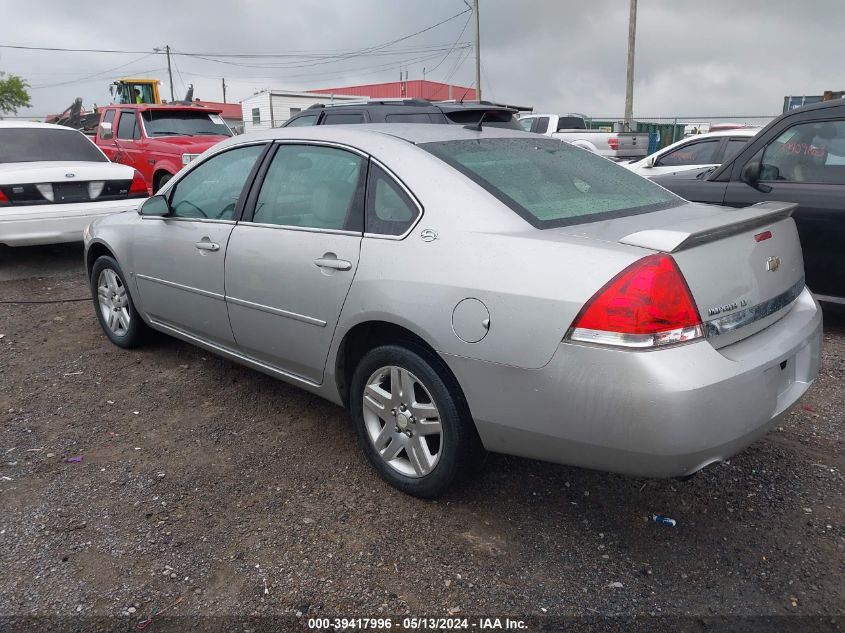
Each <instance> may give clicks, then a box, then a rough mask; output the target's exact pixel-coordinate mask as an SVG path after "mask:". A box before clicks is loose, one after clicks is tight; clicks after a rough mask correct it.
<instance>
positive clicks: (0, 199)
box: [0, 189, 12, 206]
mask: <svg viewBox="0 0 845 633" xmlns="http://www.w3.org/2000/svg"><path fill="white" fill-rule="evenodd" d="M7 204H12V202H11V201H10V200H9V197H8V196H7V195H6V194H5V193H3V190H2V189H0V206H4V205H7Z"/></svg>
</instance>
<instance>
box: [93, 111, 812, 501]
mask: <svg viewBox="0 0 845 633" xmlns="http://www.w3.org/2000/svg"><path fill="white" fill-rule="evenodd" d="M791 212H792V207H791V206H790V205H787V204H782V203H777V202H769V203H765V204H760V205H755V206H752V207H749V208H746V209H728V208H720V207H712V206H702V205H696V204H690V203H688V202H686V201H684V200H682V199H680V198H677V197H676V196H674V195H673V194H671V193H669V192H668V191H666V190H664V189H662V188H660V187H659V186H657V185H654V184H652V183H651V182H649V181H647V180H645V179H643V178H641V177H639V176H637V175H634V174H632V173H630V172H629V171H627V170H625V169H623V168H621V167H619V166H617V165H615V164H613V163H611V162H610V161H607V160H605V159H603V158H600V157H597V156H595V155H593V154H591V153H589V152H586V151H584V150H581V149H578V148H574V147H572V146H570V145H567V144H565V143H562V142H560V141H556V140H553V139H546V138H539V137H537V136H536V135H531V134H525V133H522V132H518V131H512V130H504V129H495V128H489V129H481V130H478V129H466V128H462V127H459V126H447V125H442V126H440V125H374V126H364V125H358V126H326V127H315V128H285V129H278V130H272V131H268V132H262V133H259V134H255V135H246V136H238V137H234V138H232V139H230V140H227V141H224V142H223V143H221V144H219V145H217V146H215V147H213V148H212V149H211V150H209V151H208V152H206V153H205V154H203V155H202V156H201V157H200V158H198V159H196V160H195V161H193V162H192V163H191V165H190V166H189V167H188V168H187V169H185V170H183V171H182V172H181V173H180V174H178V175H177V176H176V177H175V178H174V179H173V180H171V181H170V182H169V183H168V184H167V185H166V186H165V187H164V189H163V190H162V191H161V193H160V194H159V195H157V196H154V197H152V198H149V199H148V200H147V201H146V202H144V204H143V205H142V206H141V207H140V209H139V211H138V213H133V212H128V213H122V214H118V215H115V216H110V217H106V218H103V219H100V220H97V221H96V222H95V223H94V224H92V225H91V226H90V227H89V228H88V229H87V230H86V233H85V243H86V244H85V246H86V249H85V258H86V264H87V270H88V272H89V276H90V283H91V291H92V294H93V297H94V307H95V309H96V314H97V318H98V319H99V322H100V324H101V326H102V328H103V330H104V332H105V334H106V336H108V337H109V339H111V341H112V342H113V343H115V344H116V345H119V346H121V347H134V346H136V345H138V344H140V343H141V342H142V341H143V340H144V338H145V336H146V335H147V334H149V332H150V330H158V331H160V332H164V333H166V334H169V335H171V336H174V337H177V338H180V339H183V340H185V341H189V342H191V343H193V344H196V345H198V346H200V347H203V348H205V349H207V350H210V351H212V352H215V353H217V354H220V355H221V356H225V357H226V358H230V359H232V360H235V361H237V362H240V363H243V364H245V365H247V366H249V367H252V368H255V369H257V370H259V371H262V372H265V373H267V374H270V375H271V376H276V377H278V378H280V379H281V380H284V381H287V382H290V383H292V384H295V385H298V386H300V387H302V388H303V389H306V390H308V391H311V392H313V393H316V394H319V395H321V396H323V397H325V398H327V399H328V400H331V401H332V402H335V403H337V404H339V405H343V406H346V407H348V409H349V412H350V415H351V418H352V422H353V424H354V427H355V430H356V432H357V435H358V437H359V440H360V443H361V446H362V448H363V451H364V453H365V454H366V456H367V458H368V459H369V461H370V462H371V463H372V465H373V466H374V467H375V469H376V470H377V471H378V472H379V473H380V475H381V476H382V477H384V478H385V479H386V480H387V481H388V482H390V483H391V484H393V485H394V486H396V487H397V488H399V489H401V490H403V491H405V492H408V493H410V494H413V495H417V496H421V497H433V496H436V495H438V494H440V493H442V492H443V491H444V490H446V488H447V487H448V486H449V485H450V484H451V483H452V482H453V481H455V479H456V477H458V476H460V475H462V474H463V473H465V472H466V471H467V470H469V467H470V465H471V464H472V463H473V461H474V457H475V456H477V455H478V454H479V453H480V452H481V449H482V448H483V449H487V450H489V451H498V452H502V453H509V454H513V455H522V456H526V457H532V458H537V459H542V460H548V461H553V462H559V463H564V464H572V465H577V466H584V467H588V468H598V469H603V470H610V471H615V472H620V473H628V474H633V475H639V476H649V477H676V476H684V475H689V474H691V473H694V472H696V471H698V470H699V469H701V468H703V467H705V466H707V465H708V464H710V463H712V462H715V461H718V460H724V459H727V458H728V457H730V456H731V455H733V454H734V453H736V452H737V451H739V450H741V449H743V448H744V447H746V446H748V445H749V444H750V443H751V442H753V441H754V440H755V439H757V438H759V437H761V436H762V435H763V434H765V433H766V431H767V430H768V429H769V428H770V427H771V426H772V425H774V424H777V422H778V420H780V419H781V418H782V417H783V416H784V414H785V413H786V411H787V410H788V409H789V408H790V407H791V406H792V405H794V404H795V402H796V401H797V400H798V399H799V398H800V397H801V396H802V395H803V394H804V392H805V391H806V390H807V389H808V387H809V386H810V384H811V383H812V382H813V379H814V378H815V376H816V373H817V371H818V366H819V346H820V341H821V331H822V317H821V311H820V310H819V307H818V305H817V304H816V302H815V301H814V299H813V297H812V296H811V294H810V292H809V291H808V290H807V288H806V287H805V284H804V269H803V262H802V257H801V247H800V245H799V242H798V235H797V233H796V229H795V223H794V222H793V220H792V218H791V217H790V214H791Z"/></svg>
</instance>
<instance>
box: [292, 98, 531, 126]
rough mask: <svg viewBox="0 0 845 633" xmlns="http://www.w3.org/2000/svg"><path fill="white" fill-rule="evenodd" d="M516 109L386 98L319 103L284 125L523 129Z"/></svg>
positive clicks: (501, 106)
mask: <svg viewBox="0 0 845 633" xmlns="http://www.w3.org/2000/svg"><path fill="white" fill-rule="evenodd" d="M517 112H518V110H517V109H516V108H511V107H509V106H506V105H501V104H498V103H491V102H490V101H435V102H432V101H425V100H423V99H383V100H368V101H356V102H348V101H347V102H345V103H338V104H322V103H316V104H314V105H312V106H311V107H310V108H307V109H306V110H303V111H302V112H300V113H299V114H296V115H295V116H292V117H291V118H290V119H288V120H287V121H286V122H285V124H284V125H283V126H282V127H299V126H306V125H341V124H346V123H441V124H443V123H454V124H459V125H470V124H477V123H478V122H479V121H480V120H481V117H482V116H483V117H484V125H487V126H490V127H504V128H510V129H513V130H521V129H522V128H521V127H520V126H519V123H518V122H517V119H516V116H515V115H516V113H517Z"/></svg>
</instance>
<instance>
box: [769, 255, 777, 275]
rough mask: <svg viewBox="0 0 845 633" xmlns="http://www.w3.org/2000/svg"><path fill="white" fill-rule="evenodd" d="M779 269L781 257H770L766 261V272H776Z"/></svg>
mask: <svg viewBox="0 0 845 633" xmlns="http://www.w3.org/2000/svg"><path fill="white" fill-rule="evenodd" d="M778 268H780V257H777V256H775V257H769V259H767V260H766V270H768V271H769V272H775V271H776V270H777V269H778Z"/></svg>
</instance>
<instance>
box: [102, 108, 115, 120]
mask: <svg viewBox="0 0 845 633" xmlns="http://www.w3.org/2000/svg"><path fill="white" fill-rule="evenodd" d="M115 112H117V110H106V114H105V115H104V116H103V123H112V122H113V121H114V113H115Z"/></svg>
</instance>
